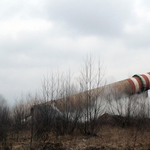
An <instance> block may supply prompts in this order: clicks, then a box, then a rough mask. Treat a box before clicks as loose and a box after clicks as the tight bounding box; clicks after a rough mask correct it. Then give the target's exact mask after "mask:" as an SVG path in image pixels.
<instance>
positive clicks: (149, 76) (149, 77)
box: [144, 73, 150, 88]
mask: <svg viewBox="0 0 150 150" xmlns="http://www.w3.org/2000/svg"><path fill="white" fill-rule="evenodd" d="M144 75H146V76H147V78H148V80H149V88H150V75H149V74H148V73H145V74H144Z"/></svg>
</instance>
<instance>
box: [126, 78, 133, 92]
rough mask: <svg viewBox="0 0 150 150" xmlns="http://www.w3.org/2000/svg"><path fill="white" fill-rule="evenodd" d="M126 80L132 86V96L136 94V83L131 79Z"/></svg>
mask: <svg viewBox="0 0 150 150" xmlns="http://www.w3.org/2000/svg"><path fill="white" fill-rule="evenodd" d="M126 80H127V81H128V82H129V83H130V84H131V87H132V94H134V93H135V84H134V82H133V81H132V80H131V79H126Z"/></svg>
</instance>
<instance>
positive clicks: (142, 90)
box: [50, 72, 150, 108]
mask: <svg viewBox="0 0 150 150" xmlns="http://www.w3.org/2000/svg"><path fill="white" fill-rule="evenodd" d="M148 89H150V72H148V73H146V74H142V75H134V76H133V77H131V78H128V79H125V80H122V81H118V82H115V83H111V84H108V85H105V86H102V87H99V88H95V89H92V90H89V91H85V92H81V93H78V94H75V95H71V96H69V97H67V98H62V99H58V100H54V101H51V102H50V104H53V105H54V106H56V107H59V108H60V107H61V106H62V104H63V103H64V99H68V101H67V103H68V104H69V103H70V104H74V105H82V104H83V103H84V102H83V101H84V100H85V99H86V97H87V93H88V94H89V95H90V96H91V95H92V97H94V95H96V96H95V98H96V97H98V96H99V97H102V98H104V99H107V96H109V95H112V96H113V97H114V99H116V98H118V99H119V98H121V97H122V96H125V95H126V96H132V95H134V94H139V96H140V95H141V96H144V97H147V96H148V92H147V90H148ZM93 100H94V98H93Z"/></svg>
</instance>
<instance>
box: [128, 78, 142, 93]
mask: <svg viewBox="0 0 150 150" xmlns="http://www.w3.org/2000/svg"><path fill="white" fill-rule="evenodd" d="M130 79H131V80H132V81H133V83H134V85H135V93H138V92H139V91H140V86H139V83H138V81H137V80H136V79H135V78H134V77H132V78H130Z"/></svg>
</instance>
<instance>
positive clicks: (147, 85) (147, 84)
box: [141, 74, 150, 90]
mask: <svg viewBox="0 0 150 150" xmlns="http://www.w3.org/2000/svg"><path fill="white" fill-rule="evenodd" d="M141 76H142V77H143V78H144V80H145V81H146V90H148V89H149V86H150V84H149V79H148V77H147V76H146V75H144V74H142V75H141Z"/></svg>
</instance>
